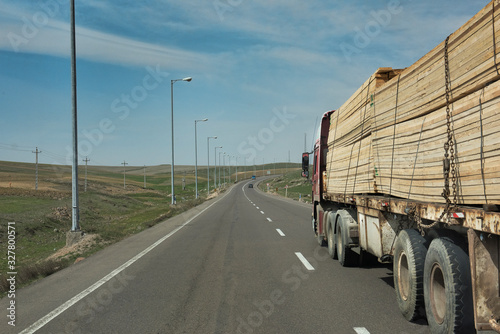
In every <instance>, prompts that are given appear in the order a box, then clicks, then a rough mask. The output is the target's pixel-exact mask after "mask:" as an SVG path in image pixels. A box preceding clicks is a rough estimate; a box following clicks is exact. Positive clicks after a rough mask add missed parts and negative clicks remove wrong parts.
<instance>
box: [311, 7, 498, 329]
mask: <svg viewBox="0 0 500 334" xmlns="http://www.w3.org/2000/svg"><path fill="white" fill-rule="evenodd" d="M499 2H500V0H494V1H491V3H490V4H488V5H487V6H486V7H485V8H483V9H482V10H481V11H480V12H479V13H478V14H477V15H475V16H474V17H473V18H471V19H470V20H469V21H468V22H467V23H466V24H464V25H463V26H462V27H461V28H460V29H458V30H457V31H456V32H454V33H453V34H451V35H450V36H449V37H448V38H446V40H444V41H443V42H442V43H441V44H440V45H438V46H436V47H435V48H434V49H433V50H431V51H430V52H429V53H427V54H426V55H425V56H423V57H422V58H421V59H420V60H418V61H417V62H416V63H414V64H413V65H411V66H410V67H408V68H406V69H392V68H388V67H384V68H379V69H378V70H377V71H376V72H375V73H374V74H373V75H372V76H371V77H370V78H369V79H368V80H367V81H366V82H365V83H364V84H363V85H362V86H361V87H360V88H359V89H358V90H357V91H356V92H355V93H354V94H353V95H352V96H351V97H350V98H349V99H348V100H347V101H346V102H345V103H344V104H343V105H342V106H340V108H338V109H336V110H333V111H328V112H326V113H324V114H323V116H322V119H321V123H320V127H319V131H318V136H317V140H316V143H315V145H314V150H313V152H306V153H305V154H303V171H302V175H303V176H305V177H306V176H307V177H311V181H312V228H313V231H314V234H315V236H316V238H317V241H318V243H319V244H320V245H323V246H327V247H328V252H329V254H330V256H331V257H332V258H333V259H338V261H339V262H340V264H341V265H342V266H353V265H358V264H361V265H362V264H363V261H364V260H365V259H366V257H367V254H372V255H374V256H376V257H377V258H378V259H379V261H380V262H391V261H392V263H393V275H394V287H395V292H396V300H397V303H398V305H399V308H400V310H401V312H402V314H403V316H404V317H405V318H406V319H408V320H409V321H413V320H415V319H417V318H420V317H425V318H426V319H427V322H428V324H429V326H430V329H431V332H432V333H474V332H480V331H483V330H490V331H496V332H499V333H500V325H499V323H498V320H499V319H500V270H499V268H500V212H499V205H500V81H499V79H500V64H498V62H499V61H500V57H499V56H500V54H499V52H500V37H499V36H500V31H499V29H500V22H498V21H499V20H500V10H499V9H498V8H500V6H499V5H500V3H499ZM309 155H312V156H311V158H309ZM309 160H312V163H313V167H312V171H309ZM309 172H311V173H310V175H309ZM355 250H357V251H355Z"/></svg>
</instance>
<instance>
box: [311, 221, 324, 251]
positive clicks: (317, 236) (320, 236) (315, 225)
mask: <svg viewBox="0 0 500 334" xmlns="http://www.w3.org/2000/svg"><path fill="white" fill-rule="evenodd" d="M313 225H314V235H315V236H316V240H317V241H318V244H319V245H320V246H321V247H323V246H326V242H325V237H324V236H323V235H320V234H319V233H318V223H317V222H316V221H315V220H314V219H313Z"/></svg>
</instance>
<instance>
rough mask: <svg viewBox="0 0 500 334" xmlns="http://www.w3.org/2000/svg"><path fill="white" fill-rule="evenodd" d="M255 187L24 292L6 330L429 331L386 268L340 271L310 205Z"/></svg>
mask: <svg viewBox="0 0 500 334" xmlns="http://www.w3.org/2000/svg"><path fill="white" fill-rule="evenodd" d="M248 183H249V182H245V183H239V184H237V185H235V186H234V187H233V188H232V189H231V190H230V191H229V192H227V193H226V194H225V195H224V196H222V197H220V198H218V199H216V200H212V201H208V202H206V203H204V204H202V205H200V206H199V207H197V208H195V209H193V210H191V211H190V212H187V213H185V214H183V215H180V216H177V217H174V218H172V219H169V220H168V221H165V222H163V223H161V224H159V225H157V226H155V227H153V228H151V229H149V230H147V231H144V232H142V233H140V234H138V235H135V236H133V237H130V238H128V239H126V240H124V241H122V242H120V243H118V244H115V245H113V246H111V247H108V248H107V249H105V250H103V251H101V252H99V253H97V254H95V255H94V256H92V257H90V258H87V259H86V260H84V261H82V262H80V263H78V264H76V265H73V266H71V267H70V268H67V269H65V270H63V271H61V272H58V273H56V274H54V275H52V276H50V277H47V278H45V279H44V280H41V281H40V282H37V283H36V284H33V285H31V286H29V287H26V288H24V289H22V290H21V291H19V293H18V296H17V297H16V307H17V319H16V324H17V326H16V327H15V328H12V327H10V326H8V325H7V319H6V317H4V321H2V322H1V323H0V332H1V333H19V332H23V333H34V332H36V333H204V334H205V333H224V334H225V333H228V334H229V333H318V332H325V333H372V334H374V333H384V334H385V333H408V334H409V333H428V330H427V326H425V325H418V324H414V323H408V322H407V321H406V320H405V319H404V318H403V317H402V316H401V315H400V313H399V310H398V307H397V303H396V300H395V292H394V289H393V287H392V272H391V270H390V269H389V268H388V267H387V266H381V265H380V266H378V265H375V266H374V267H373V268H370V269H366V268H342V267H341V266H340V265H339V263H338V262H337V261H334V260H332V259H331V258H329V257H328V252H327V250H326V248H322V247H319V246H318V245H317V243H316V241H315V238H314V236H313V232H312V230H311V223H310V219H311V214H310V210H311V209H310V206H308V205H305V204H302V203H297V202H293V201H290V200H286V199H282V198H278V197H274V196H270V195H267V194H264V193H262V192H260V191H259V190H258V189H256V188H248ZM0 307H1V309H2V310H4V311H3V312H4V313H5V314H6V308H7V307H8V305H7V300H6V299H5V298H4V299H2V300H0Z"/></svg>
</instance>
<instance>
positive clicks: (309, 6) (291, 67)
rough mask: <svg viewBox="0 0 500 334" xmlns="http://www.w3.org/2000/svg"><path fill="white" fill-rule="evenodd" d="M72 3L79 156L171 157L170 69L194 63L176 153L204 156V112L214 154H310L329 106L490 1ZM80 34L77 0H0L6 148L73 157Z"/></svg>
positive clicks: (1, 125) (106, 159)
mask: <svg viewBox="0 0 500 334" xmlns="http://www.w3.org/2000/svg"><path fill="white" fill-rule="evenodd" d="M75 3H76V5H75V7H76V53H77V55H76V56H77V62H76V67H77V91H78V94H77V95H78V100H77V101H78V109H77V110H78V147H79V149H78V151H79V161H80V162H81V164H84V162H83V159H85V158H86V157H88V159H90V162H89V164H91V165H92V164H93V165H107V166H120V164H121V163H122V162H124V161H126V162H127V163H128V165H129V166H142V165H148V166H149V165H160V164H170V163H171V161H172V159H171V155H172V151H171V146H172V142H171V136H172V132H171V101H172V100H171V97H172V96H171V82H172V81H171V80H177V79H183V78H186V77H192V78H193V79H192V81H190V82H187V81H182V80H181V81H176V82H175V83H174V84H173V91H174V94H173V110H174V147H175V150H174V152H175V164H176V165H177V164H181V165H194V164H195V121H196V120H202V119H205V118H207V119H208V121H206V122H196V129H197V131H196V134H197V153H198V154H197V158H198V160H197V161H198V165H205V166H206V164H207V155H208V154H209V155H210V156H209V158H210V164H211V165H213V164H214V157H215V151H216V150H217V159H218V158H219V156H220V154H219V152H222V153H224V152H225V153H226V155H227V158H226V164H229V159H231V164H233V165H234V164H236V159H237V160H238V161H237V163H238V164H239V165H243V164H246V165H251V164H262V163H273V162H286V161H291V162H299V161H300V159H301V153H302V152H303V151H304V149H306V150H311V147H312V145H313V142H314V135H315V132H316V131H315V129H316V128H317V127H318V122H319V119H320V118H321V116H322V114H323V113H324V112H325V111H328V110H332V109H336V108H338V107H339V106H340V105H342V104H343V102H344V101H345V100H347V99H348V98H349V97H350V96H351V94H353V93H354V92H355V91H356V89H357V88H358V87H359V86H361V84H362V83H363V82H364V81H365V80H366V79H368V77H369V76H370V75H371V74H372V73H374V72H375V71H376V69H377V68H379V67H392V68H405V67H408V66H410V65H412V64H413V63H414V62H415V61H417V60H418V59H419V58H420V57H422V56H424V55H425V54H426V53H427V52H429V51H430V50H431V49H432V48H434V47H435V46H436V45H438V44H439V43H441V42H442V41H443V40H445V39H446V36H448V35H449V34H451V33H452V32H454V31H455V30H456V29H458V28H459V27H460V26H462V25H463V24H464V23H465V22H467V21H468V20H469V19H470V18H471V17H472V16H473V15H475V14H476V13H477V12H478V11H479V10H481V9H482V8H483V7H484V6H486V5H488V4H489V3H490V1H488V0H475V1H470V0H439V1H436V0H432V1H431V0H420V1H415V0H413V1H412V0H380V1H379V0H377V1H373V0H351V1H332V0H330V1H325V0H309V1H298V0H204V1H199V0H198V1H194V0H184V1H174V0H142V1H137V0H120V1H118V0H76V1H75ZM70 47H71V39H70V1H69V0H17V1H12V0H0V110H1V111H0V113H1V114H0V115H1V117H0V160H3V161H18V162H35V154H34V153H33V151H35V149H36V148H37V147H38V149H39V150H40V151H42V153H40V154H39V162H40V163H46V164H67V165H70V164H71V160H72V103H71V101H72V100H71V61H70ZM215 136H217V139H207V138H208V137H215ZM207 144H208V145H207ZM219 146H222V148H216V147H219ZM222 156H223V155H222ZM219 163H220V162H219V160H218V161H217V164H219Z"/></svg>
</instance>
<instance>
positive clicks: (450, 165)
mask: <svg viewBox="0 0 500 334" xmlns="http://www.w3.org/2000/svg"><path fill="white" fill-rule="evenodd" d="M449 39H450V37H449V36H448V37H447V38H446V42H445V44H444V67H445V97H446V134H447V138H446V139H447V140H446V142H445V143H444V159H443V175H444V188H443V192H442V194H441V196H443V197H444V199H445V200H446V206H445V209H444V211H443V213H442V214H441V216H440V217H439V219H438V220H437V221H441V220H442V219H443V217H444V216H445V215H447V219H446V223H447V224H451V217H450V214H449V213H450V208H452V207H453V208H456V207H457V192H458V189H457V169H456V164H455V142H454V140H453V131H452V128H451V110H450V98H451V96H450V95H451V88H450V87H451V79H450V64H449V59H448V43H449ZM450 172H451V183H452V189H453V193H451V192H450ZM451 194H453V202H452V201H451V200H450V195H451ZM436 223H437V222H436ZM428 226H429V225H427V226H426V227H428Z"/></svg>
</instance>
